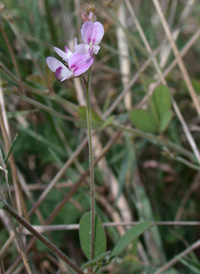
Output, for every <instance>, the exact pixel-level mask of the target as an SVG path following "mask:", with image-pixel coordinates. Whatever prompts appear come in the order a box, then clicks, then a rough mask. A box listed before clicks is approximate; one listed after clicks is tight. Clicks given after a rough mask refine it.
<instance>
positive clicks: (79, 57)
mask: <svg viewBox="0 0 200 274" xmlns="http://www.w3.org/2000/svg"><path fill="white" fill-rule="evenodd" d="M93 62H94V57H93V56H91V55H90V54H79V53H77V52H75V53H73V54H72V55H71V57H70V59H69V69H70V70H73V73H74V76H79V75H81V74H82V73H84V72H85V71H86V70H88V69H89V67H90V66H91V65H92V64H93Z"/></svg>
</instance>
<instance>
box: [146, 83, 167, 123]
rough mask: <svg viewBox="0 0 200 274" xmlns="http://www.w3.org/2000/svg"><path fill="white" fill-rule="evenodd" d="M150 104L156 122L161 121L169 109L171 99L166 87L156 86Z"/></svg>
mask: <svg viewBox="0 0 200 274" xmlns="http://www.w3.org/2000/svg"><path fill="white" fill-rule="evenodd" d="M150 103H151V110H152V112H153V114H154V116H155V118H156V119H157V121H161V120H162V118H163V117H164V115H165V113H166V112H167V111H168V110H169V109H170V108H171V98H170V91H169V89H168V87H166V86H163V85H160V86H158V87H157V88H156V89H155V91H154V93H153V95H152V97H151V100H150Z"/></svg>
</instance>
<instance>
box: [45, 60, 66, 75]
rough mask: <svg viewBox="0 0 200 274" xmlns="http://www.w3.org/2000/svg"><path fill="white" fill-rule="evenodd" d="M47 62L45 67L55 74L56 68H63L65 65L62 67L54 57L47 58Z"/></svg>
mask: <svg viewBox="0 0 200 274" xmlns="http://www.w3.org/2000/svg"><path fill="white" fill-rule="evenodd" d="M46 62H47V66H48V67H49V68H50V70H52V71H53V72H55V71H56V70H57V68H59V67H62V68H64V67H65V65H63V63H61V62H60V61H58V60H57V59H56V58H54V57H47V59H46Z"/></svg>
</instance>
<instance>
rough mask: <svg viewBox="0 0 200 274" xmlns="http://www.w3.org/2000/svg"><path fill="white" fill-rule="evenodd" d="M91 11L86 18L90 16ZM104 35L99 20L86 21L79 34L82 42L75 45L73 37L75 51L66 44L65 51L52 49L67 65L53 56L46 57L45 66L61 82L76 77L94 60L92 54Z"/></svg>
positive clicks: (97, 49)
mask: <svg viewBox="0 0 200 274" xmlns="http://www.w3.org/2000/svg"><path fill="white" fill-rule="evenodd" d="M92 16H93V13H91V14H90V15H89V17H88V18H90V17H92ZM103 35H104V28H103V25H102V24H101V23H99V22H92V21H86V22H85V23H84V24H83V26H82V28H81V36H82V39H83V42H84V44H79V45H77V39H76V38H75V52H74V53H72V52H71V51H70V50H69V48H68V47H67V46H65V51H62V50H60V49H59V48H56V47H54V51H55V52H56V53H57V54H58V55H59V56H60V57H61V58H62V60H63V61H64V62H65V63H66V64H67V65H68V67H67V66H66V65H64V64H63V63H62V62H60V61H59V60H57V59H56V58H54V57H47V59H46V62H47V66H48V67H49V68H50V69H51V70H52V71H53V72H55V76H56V78H58V79H59V80H60V81H61V82H63V81H64V80H66V79H72V78H74V77H78V76H80V75H81V74H83V73H84V72H86V71H87V70H88V69H89V68H90V67H91V65H92V64H93V62H94V54H97V53H98V51H99V49H100V47H99V46H98V45H99V43H100V42H101V40H102V38H103Z"/></svg>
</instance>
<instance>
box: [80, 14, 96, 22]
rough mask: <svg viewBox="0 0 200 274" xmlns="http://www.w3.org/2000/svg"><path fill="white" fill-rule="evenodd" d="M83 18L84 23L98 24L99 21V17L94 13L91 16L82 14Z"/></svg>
mask: <svg viewBox="0 0 200 274" xmlns="http://www.w3.org/2000/svg"><path fill="white" fill-rule="evenodd" d="M81 18H82V20H83V22H87V21H93V22H96V21H97V16H96V15H95V14H94V13H93V12H90V13H89V15H87V14H86V12H82V14H81Z"/></svg>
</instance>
